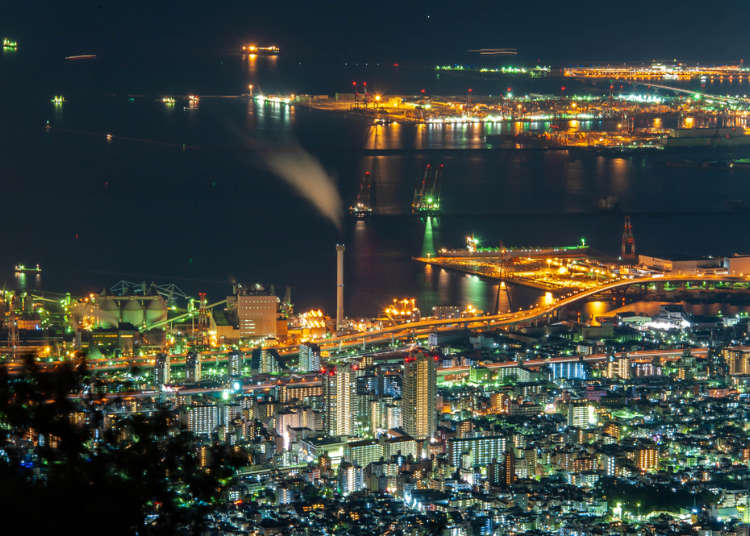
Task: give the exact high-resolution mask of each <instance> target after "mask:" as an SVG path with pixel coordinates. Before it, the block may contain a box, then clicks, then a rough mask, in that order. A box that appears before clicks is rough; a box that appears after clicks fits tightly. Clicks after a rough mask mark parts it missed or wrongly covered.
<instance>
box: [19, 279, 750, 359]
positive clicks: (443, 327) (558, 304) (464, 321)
mask: <svg viewBox="0 0 750 536" xmlns="http://www.w3.org/2000/svg"><path fill="white" fill-rule="evenodd" d="M668 282H669V283H685V284H689V283H699V284H707V283H714V284H722V285H729V286H731V287H732V288H735V289H738V290H741V291H743V292H748V293H750V276H730V275H720V274H697V275H691V274H671V275H670V274H657V275H653V276H649V277H622V278H620V279H616V280H609V281H606V282H603V283H602V284H600V285H598V286H596V287H593V288H587V289H585V290H580V291H573V292H569V293H568V294H565V295H563V296H560V297H557V298H553V299H552V301H551V302H549V303H544V304H542V305H537V306H534V307H530V308H528V309H521V310H518V311H514V312H508V313H500V314H495V315H481V316H470V317H464V318H445V319H436V318H426V319H424V320H419V321H416V322H407V323H403V324H398V325H395V326H389V327H385V328H383V329H380V330H376V331H369V332H362V333H353V334H346V335H339V336H334V337H331V338H329V339H325V340H320V341H316V343H317V344H318V345H319V346H320V348H321V350H328V351H330V350H337V349H343V348H349V347H356V346H359V345H366V344H378V343H390V342H395V341H397V340H398V341H401V340H414V339H415V338H418V337H420V336H422V337H424V336H427V335H429V334H430V333H433V332H438V333H439V332H444V331H451V330H455V329H458V328H465V329H469V330H484V329H491V328H499V327H504V326H510V325H513V324H519V323H524V322H532V321H535V320H538V319H540V318H545V317H548V316H550V315H552V314H553V313H555V311H557V310H559V309H562V308H564V307H567V306H569V305H574V304H576V303H578V302H581V301H583V300H586V299H588V298H590V297H592V296H595V295H597V294H601V293H603V292H607V291H611V290H615V289H619V288H625V287H628V286H631V285H653V284H663V283H668ZM273 348H274V349H275V350H276V351H277V352H279V354H281V355H293V354H296V353H298V352H299V345H298V344H291V345H283V346H276V347H273ZM246 350H249V348H248V349H246ZM171 359H172V365H174V366H181V365H184V362H185V355H184V354H182V355H179V356H171ZM226 359H227V356H226V353H225V352H221V351H210V352H206V353H204V363H205V364H210V363H212V362H213V363H220V362H224V361H226ZM61 363H62V361H47V362H40V365H41V366H44V367H53V366H56V365H59V364H61ZM153 363H154V360H153V357H136V358H132V359H118V360H102V361H91V362H89V363H88V366H89V368H90V369H92V370H100V371H104V370H117V369H127V368H129V367H132V366H151V365H153ZM8 366H9V369H10V372H11V373H12V372H18V371H20V369H21V367H22V365H21V364H20V363H9V364H8Z"/></svg>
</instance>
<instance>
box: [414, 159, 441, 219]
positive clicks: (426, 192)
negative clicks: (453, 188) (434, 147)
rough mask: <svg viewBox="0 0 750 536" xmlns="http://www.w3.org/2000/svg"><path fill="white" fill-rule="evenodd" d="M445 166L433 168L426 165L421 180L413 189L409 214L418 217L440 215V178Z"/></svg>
mask: <svg viewBox="0 0 750 536" xmlns="http://www.w3.org/2000/svg"><path fill="white" fill-rule="evenodd" d="M444 168H445V164H440V165H439V166H438V167H437V168H433V167H432V165H431V164H427V165H426V166H425V168H424V174H423V175H422V180H421V181H418V182H417V184H416V186H415V187H414V197H413V199H412V202H411V213H412V214H416V215H419V216H437V215H439V214H440V178H441V175H442V174H443V169H444Z"/></svg>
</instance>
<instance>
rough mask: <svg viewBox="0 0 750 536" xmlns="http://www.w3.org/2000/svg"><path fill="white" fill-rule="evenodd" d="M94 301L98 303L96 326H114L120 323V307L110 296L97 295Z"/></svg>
mask: <svg viewBox="0 0 750 536" xmlns="http://www.w3.org/2000/svg"><path fill="white" fill-rule="evenodd" d="M96 302H97V303H98V304H99V314H98V318H97V324H98V326H97V327H100V328H105V329H106V328H116V327H118V326H119V325H120V307H119V306H118V305H117V302H116V301H115V299H114V298H112V297H111V296H99V298H97V300H96Z"/></svg>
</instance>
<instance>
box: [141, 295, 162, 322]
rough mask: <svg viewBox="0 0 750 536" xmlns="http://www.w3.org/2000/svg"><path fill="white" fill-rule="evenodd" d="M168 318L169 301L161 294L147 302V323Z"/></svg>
mask: <svg viewBox="0 0 750 536" xmlns="http://www.w3.org/2000/svg"><path fill="white" fill-rule="evenodd" d="M166 319H167V303H166V302H165V301H164V298H162V297H161V296H154V297H153V298H152V299H150V300H148V301H147V302H146V324H152V323H153V322H159V321H161V320H166Z"/></svg>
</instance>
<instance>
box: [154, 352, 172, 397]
mask: <svg viewBox="0 0 750 536" xmlns="http://www.w3.org/2000/svg"><path fill="white" fill-rule="evenodd" d="M170 376H171V367H170V363H169V356H168V355H167V354H163V353H162V354H158V355H157V356H156V360H155V361H154V385H155V386H156V388H157V389H158V388H160V387H161V386H162V385H168V384H169V380H170Z"/></svg>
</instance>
